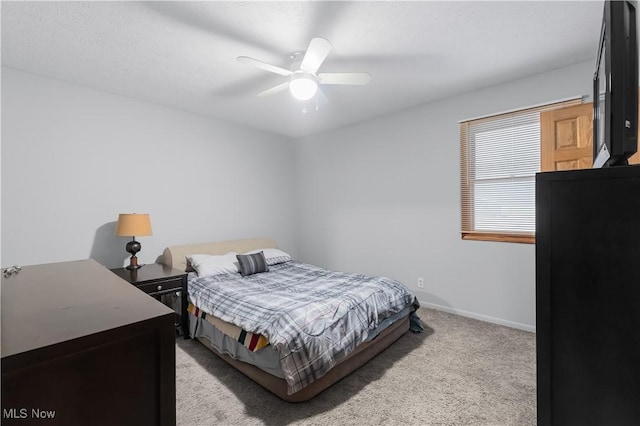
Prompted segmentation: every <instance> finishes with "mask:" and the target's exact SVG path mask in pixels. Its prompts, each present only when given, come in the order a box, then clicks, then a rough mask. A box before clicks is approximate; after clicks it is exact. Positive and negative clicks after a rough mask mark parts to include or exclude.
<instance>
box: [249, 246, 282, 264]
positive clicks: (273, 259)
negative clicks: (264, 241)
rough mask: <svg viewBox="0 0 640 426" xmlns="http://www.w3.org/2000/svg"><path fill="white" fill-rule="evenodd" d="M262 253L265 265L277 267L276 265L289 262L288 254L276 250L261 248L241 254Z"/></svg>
mask: <svg viewBox="0 0 640 426" xmlns="http://www.w3.org/2000/svg"><path fill="white" fill-rule="evenodd" d="M259 252H263V253H264V258H265V259H266V260H267V265H269V266H271V265H277V264H278V263H284V262H289V261H291V256H290V255H289V253H287V252H284V251H282V250H278V249H276V248H263V249H258V250H251V251H248V252H246V253H243V254H254V253H259Z"/></svg>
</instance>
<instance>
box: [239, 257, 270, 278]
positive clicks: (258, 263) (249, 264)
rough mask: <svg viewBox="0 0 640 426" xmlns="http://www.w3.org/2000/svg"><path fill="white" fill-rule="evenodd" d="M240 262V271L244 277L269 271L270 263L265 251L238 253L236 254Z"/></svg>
mask: <svg viewBox="0 0 640 426" xmlns="http://www.w3.org/2000/svg"><path fill="white" fill-rule="evenodd" d="M236 258H237V259H238V264H239V265H240V273H241V274H242V276H243V277H246V276H247V275H253V274H257V273H259V272H269V265H267V260H266V259H265V258H264V253H263V252H258V253H254V254H238V255H236Z"/></svg>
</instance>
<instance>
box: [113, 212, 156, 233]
mask: <svg viewBox="0 0 640 426" xmlns="http://www.w3.org/2000/svg"><path fill="white" fill-rule="evenodd" d="M116 235H119V236H121V237H141V236H144V235H151V220H149V215H148V214H147V213H120V214H119V215H118V223H117V224H116Z"/></svg>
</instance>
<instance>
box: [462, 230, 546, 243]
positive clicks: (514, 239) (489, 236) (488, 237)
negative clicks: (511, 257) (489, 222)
mask: <svg viewBox="0 0 640 426" xmlns="http://www.w3.org/2000/svg"><path fill="white" fill-rule="evenodd" d="M462 239H463V240H476V241H494V242H501V243H521V244H535V243H536V236H535V235H523V234H496V233H489V232H473V233H472V232H463V233H462Z"/></svg>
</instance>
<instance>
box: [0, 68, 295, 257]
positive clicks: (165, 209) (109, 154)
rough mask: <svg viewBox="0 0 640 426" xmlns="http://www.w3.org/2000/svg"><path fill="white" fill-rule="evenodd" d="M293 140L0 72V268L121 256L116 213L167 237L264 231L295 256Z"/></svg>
mask: <svg viewBox="0 0 640 426" xmlns="http://www.w3.org/2000/svg"><path fill="white" fill-rule="evenodd" d="M294 159H295V147H294V143H293V141H292V140H291V139H288V138H285V137H281V136H276V135H272V134H267V133H262V132H258V131H253V130H247V129H245V128H242V127H238V126H235V125H230V124H226V123H223V122H220V121H216V120H213V119H210V118H205V117H201V116H197V115H194V114H190V113H186V112H181V111H177V110H173V109H169V108H164V107H161V106H156V105H152V104H148V103H145V102H141V101H138V100H135V99H130V98H125V97H121V96H116V95H111V94H108V93H104V92H100V91H96V90H93V89H88V88H85V87H81V86H77V85H73V84H67V83H64V82H61V81H58V80H53V79H48V78H43V77H39V76H36V75H33V74H27V73H24V72H20V71H16V70H13V69H8V68H3V69H2V265H11V264H14V263H17V264H20V265H29V264H37V263H49V262H57V261H65V260H73V259H86V258H88V257H93V258H95V259H96V260H98V261H99V262H101V263H103V264H105V265H106V266H109V267H115V266H121V265H123V263H124V264H126V263H127V258H128V254H127V253H126V252H125V251H124V246H125V244H126V242H127V239H126V238H123V237H116V236H115V235H114V230H115V221H116V220H117V217H118V213H127V212H140V213H149V214H150V215H151V222H152V227H153V235H152V236H148V237H140V238H139V239H138V240H139V241H140V242H141V243H142V251H141V252H140V253H139V255H138V258H139V261H140V263H151V262H154V261H155V260H156V257H157V256H159V255H160V254H162V250H163V249H164V247H165V246H167V245H173V244H183V243H191V242H204V241H217V240H224V239H235V238H244V237H255V236H271V237H273V238H275V239H276V240H277V241H278V242H279V244H280V246H281V247H282V248H284V249H285V250H287V251H289V252H291V253H292V254H295V253H296V246H295V236H294V231H295V230H294V226H292V223H293V222H294V210H295V208H294V204H295V194H294V184H293V182H294V181H295V178H294V173H295V167H294Z"/></svg>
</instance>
